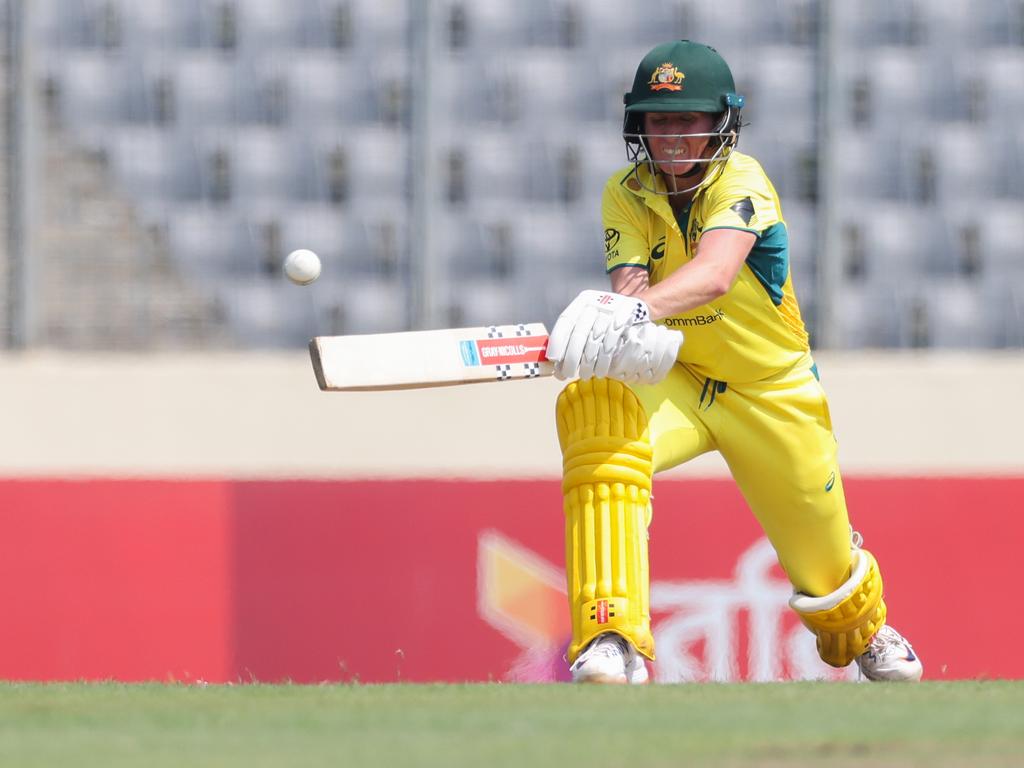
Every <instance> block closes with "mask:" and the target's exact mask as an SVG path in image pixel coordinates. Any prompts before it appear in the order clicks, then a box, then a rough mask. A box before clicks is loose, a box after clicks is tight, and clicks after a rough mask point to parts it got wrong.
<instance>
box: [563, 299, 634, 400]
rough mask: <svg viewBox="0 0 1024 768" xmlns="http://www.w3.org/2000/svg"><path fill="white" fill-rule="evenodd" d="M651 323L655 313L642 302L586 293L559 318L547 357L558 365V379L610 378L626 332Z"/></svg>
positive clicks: (575, 300)
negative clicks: (575, 377) (613, 357)
mask: <svg viewBox="0 0 1024 768" xmlns="http://www.w3.org/2000/svg"><path fill="white" fill-rule="evenodd" d="M650 321H651V310H650V308H649V307H648V306H647V304H646V303H645V302H643V301H641V300H640V299H634V298H632V297H629V296H623V295H622V294H618V293H611V292H607V291H583V292H582V293H580V295H579V296H577V297H576V298H575V299H573V300H572V303H570V304H569V306H568V307H566V308H565V310H564V311H563V312H562V314H561V315H559V316H558V320H557V321H556V322H555V327H554V328H553V329H552V331H551V335H550V336H549V338H548V351H547V357H548V360H551V361H552V362H554V363H555V377H556V378H559V379H563V380H564V379H571V378H573V377H574V376H579V377H580V378H581V379H589V378H592V377H595V376H598V377H601V376H607V375H608V372H609V370H610V369H611V366H612V356H613V355H614V353H615V352H616V350H617V349H618V348H619V344H620V342H621V341H622V339H623V337H624V336H625V334H626V331H627V330H628V329H629V328H631V327H633V326H636V325H639V324H641V323H650Z"/></svg>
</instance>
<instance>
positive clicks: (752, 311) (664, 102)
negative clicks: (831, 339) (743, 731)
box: [548, 40, 922, 683]
mask: <svg viewBox="0 0 1024 768" xmlns="http://www.w3.org/2000/svg"><path fill="white" fill-rule="evenodd" d="M743 103H744V100H743V97H742V96H740V95H739V94H737V93H736V89H735V85H734V82H733V77H732V73H731V72H730V70H729V67H728V65H727V64H726V62H725V61H724V60H723V59H722V57H721V56H720V55H719V54H718V53H717V51H715V50H714V49H713V48H710V47H708V46H706V45H701V44H699V43H695V42H690V41H688V40H681V41H674V42H671V43H666V44H663V45H659V46H657V47H656V48H654V49H653V50H652V51H651V52H650V53H649V54H647V56H645V57H644V59H643V61H641V63H640V66H639V68H638V69H637V72H636V77H635V79H634V81H633V86H632V89H631V90H630V91H629V93H627V94H626V95H625V104H626V109H625V120H624V123H623V137H624V139H625V142H626V148H627V156H628V157H629V159H630V161H631V165H630V166H628V167H626V168H623V169H622V170H620V171H619V172H617V173H615V174H614V175H613V176H612V177H611V178H610V179H609V180H608V182H607V184H606V186H605V190H604V196H603V200H602V213H603V221H604V228H605V231H604V234H605V251H606V252H605V256H606V260H607V263H606V268H607V271H608V274H609V275H610V278H611V291H610V292H606V291H594V290H589V291H584V292H583V293H581V294H580V295H579V296H578V297H576V299H574V300H573V301H572V303H571V304H570V305H569V306H568V307H567V308H566V309H565V311H564V312H563V313H562V314H561V315H560V316H559V318H558V321H557V322H556V324H555V326H554V328H553V330H552V333H551V338H550V343H549V346H548V357H549V358H550V359H551V360H553V361H554V362H555V375H556V376H558V377H559V378H561V379H574V380H573V381H571V382H570V383H569V384H568V385H567V386H566V387H565V389H564V390H563V391H562V393H561V394H560V395H559V397H558V402H557V406H556V414H557V422H558V423H557V426H558V436H559V441H560V444H561V448H562V455H563V483H562V488H563V493H564V511H565V526H566V527H565V531H566V573H567V582H568V588H569V604H570V611H571V615H572V641H571V644H570V646H569V651H568V661H569V663H570V665H571V671H572V675H573V679H574V680H577V681H587V682H619V683H642V682H646V681H647V677H648V672H647V666H646V663H645V661H644V660H645V658H646V659H651V660H653V659H654V638H653V636H652V635H651V629H650V609H649V599H648V593H649V572H648V560H647V526H648V525H649V524H650V519H651V518H650V515H651V508H650V494H651V483H652V478H653V475H654V474H655V473H657V472H659V471H661V470H663V469H668V468H670V467H674V466H677V465H679V464H681V463H683V462H685V461H688V460H690V459H692V458H693V457H695V456H698V455H700V454H702V453H705V452H707V451H712V450H717V451H719V452H720V453H721V454H722V456H723V457H724V458H725V460H726V462H727V463H728V466H729V469H730V471H731V473H732V476H733V478H734V479H735V481H736V483H737V484H738V486H739V488H740V490H741V492H742V493H743V496H744V498H745V499H746V501H747V503H748V504H749V506H750V509H751V510H752V511H753V513H754V515H755V516H756V517H757V519H758V521H759V522H760V524H761V526H762V528H763V529H764V532H765V535H766V536H767V537H768V539H769V540H770V541H771V543H772V545H773V546H774V548H775V550H776V552H777V554H778V557H779V562H780V564H781V565H782V568H783V570H784V571H785V572H786V575H787V576H788V578H789V580H790V582H791V583H792V585H793V589H794V593H793V597H792V599H791V600H790V606H791V607H792V608H793V609H794V610H795V611H796V612H797V613H798V614H799V616H800V619H801V620H802V621H803V623H804V624H805V625H806V626H807V628H808V629H810V630H811V632H813V633H814V634H815V635H816V637H817V647H818V653H819V655H820V656H821V658H822V659H823V660H824V661H825V662H826V663H828V664H830V665H832V666H836V667H845V666H847V665H848V664H851V663H853V662H856V663H857V664H858V665H859V667H860V669H861V672H862V673H863V675H864V676H865V677H867V678H868V679H869V680H918V679H920V677H921V673H922V666H921V662H920V660H919V659H918V658H917V656H916V654H915V653H914V651H913V649H912V647H911V646H910V643H908V642H907V641H906V640H905V639H904V638H903V637H902V636H901V635H900V634H899V633H898V632H896V630H894V629H893V628H892V627H890V626H889V625H887V624H886V608H885V602H884V600H883V596H882V578H881V573H880V570H879V566H878V563H877V562H876V561H875V558H874V557H873V556H872V555H871V553H870V552H868V550H866V549H863V548H862V547H861V546H860V545H861V543H862V542H861V540H860V536H859V535H857V534H854V533H852V529H851V527H850V522H849V519H848V516H847V511H846V501H845V498H844V495H843V484H842V479H841V477H840V473H839V467H838V465H837V463H836V453H837V451H836V441H835V438H834V436H833V433H832V424H831V421H830V417H829V410H828V404H827V402H826V399H825V394H824V391H823V390H822V388H821V385H820V383H819V381H818V374H817V369H816V368H815V366H814V362H813V360H812V358H811V354H810V347H809V344H808V338H807V332H806V331H805V329H804V323H803V320H802V319H801V315H800V308H799V306H798V305H797V300H796V296H795V295H794V292H793V283H792V279H791V276H790V274H789V233H788V231H787V228H786V224H785V222H784V220H783V218H782V210H781V207H780V204H779V198H778V196H777V194H776V193H775V189H774V188H773V187H772V184H771V182H770V181H769V180H768V178H767V176H766V175H765V173H764V171H763V170H762V168H761V166H760V165H759V164H758V162H757V161H756V160H754V158H752V157H750V156H748V155H744V154H742V153H740V152H738V151H736V142H737V138H738V135H739V132H740V111H741V109H742V107H743Z"/></svg>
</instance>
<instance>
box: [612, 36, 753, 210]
mask: <svg viewBox="0 0 1024 768" xmlns="http://www.w3.org/2000/svg"><path fill="white" fill-rule="evenodd" d="M623 101H624V102H625V104H626V114H625V118H624V120H623V124H622V136H623V138H624V139H625V141H626V149H627V154H628V155H629V158H630V160H632V161H633V163H634V165H635V166H637V167H639V165H640V163H643V162H647V163H649V164H650V165H651V171H652V174H653V173H655V172H656V171H655V168H654V166H653V163H651V160H650V158H649V153H648V151H647V143H646V138H647V134H646V133H645V132H644V114H645V113H647V112H709V113H712V114H715V115H721V119H720V120H719V121H718V122H717V123H716V124H715V128H714V130H713V131H712V132H711V133H706V134H679V135H678V138H680V139H682V138H692V137H696V136H708V137H710V138H711V141H712V142H714V143H715V144H714V146H715V149H716V151H715V153H714V155H713V156H712V157H711V158H705V159H701V160H698V161H695V162H696V165H695V167H694V169H693V171H691V172H690V173H689V174H687V175H694V176H696V175H698V174H699V175H700V176H701V177H702V178H701V179H699V180H698V183H697V184H696V185H694V186H693V187H690V188H688V189H686V190H675V191H678V192H683V191H690V190H692V189H695V188H696V187H697V186H700V184H701V183H704V181H706V180H708V179H709V178H711V176H712V174H710V173H706V171H707V170H709V169H710V168H712V167H714V166H715V165H716V164H720V163H722V162H724V160H725V158H726V156H727V155H728V152H729V151H730V150H731V149H732V148H733V147H735V146H736V142H737V140H738V139H739V130H740V110H741V109H742V107H743V103H744V99H743V97H742V96H740V95H739V94H738V93H736V85H735V83H734V81H733V78H732V72H731V71H730V70H729V65H728V64H726V63H725V59H723V58H722V57H721V55H720V54H719V53H718V51H716V50H715V49H714V48H711V47H710V46H707V45H703V44H701V43H694V42H691V41H690V40H674V41H672V42H670V43H663V44H662V45H659V46H657V47H655V48H653V49H652V50H651V51H650V53H648V54H647V55H646V56H644V58H643V61H641V62H640V66H639V67H637V70H636V77H634V78H633V87H632V89H630V91H629V92H628V93H627V94H626V95H625V96H624V97H623Z"/></svg>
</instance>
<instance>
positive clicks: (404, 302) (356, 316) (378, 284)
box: [323, 276, 410, 333]
mask: <svg viewBox="0 0 1024 768" xmlns="http://www.w3.org/2000/svg"><path fill="white" fill-rule="evenodd" d="M331 298H332V299H334V300H335V301H334V303H333V304H328V303H327V302H326V301H325V302H323V303H324V304H325V305H327V306H328V307H329V309H327V310H326V311H327V312H328V313H329V314H330V315H333V317H334V318H335V322H336V327H338V328H339V331H338V332H339V333H391V332H394V331H404V330H407V329H408V327H409V307H410V301H409V295H408V291H407V289H406V287H405V285H404V281H403V280H401V279H397V278H393V279H387V278H380V277H372V276H368V277H363V278H358V279H353V280H352V281H351V282H350V283H349V284H348V285H347V286H346V289H345V292H344V293H343V294H341V295H334V296H332V297H331Z"/></svg>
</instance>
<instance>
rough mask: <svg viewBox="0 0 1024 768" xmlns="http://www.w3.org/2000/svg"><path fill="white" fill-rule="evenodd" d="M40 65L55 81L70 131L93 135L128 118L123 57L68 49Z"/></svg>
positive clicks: (126, 68)
mask: <svg viewBox="0 0 1024 768" xmlns="http://www.w3.org/2000/svg"><path fill="white" fill-rule="evenodd" d="M42 67H43V68H44V70H45V71H46V72H48V73H49V75H50V76H51V77H52V78H53V79H54V81H55V84H56V86H57V89H58V90H57V93H58V100H59V101H58V103H59V109H60V115H61V118H62V120H63V121H64V123H65V124H66V125H67V126H68V127H69V128H71V129H72V130H75V131H83V132H86V133H88V134H90V135H95V134H96V133H101V132H102V130H103V129H104V128H106V127H109V126H111V125H115V124H117V123H118V122H121V121H123V120H125V119H126V118H127V117H128V93H129V84H130V83H131V81H132V79H133V73H132V71H131V70H130V68H129V66H128V61H127V60H126V58H125V57H124V56H122V55H120V54H118V53H113V54H110V53H106V52H103V51H85V50H79V51H73V52H72V51H68V52H65V53H63V54H61V56H59V57H57V58H55V59H54V60H53V61H50V62H43V63H42Z"/></svg>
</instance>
